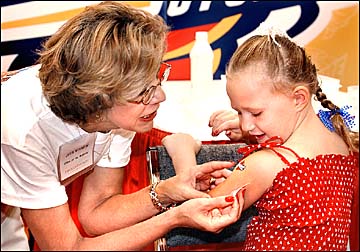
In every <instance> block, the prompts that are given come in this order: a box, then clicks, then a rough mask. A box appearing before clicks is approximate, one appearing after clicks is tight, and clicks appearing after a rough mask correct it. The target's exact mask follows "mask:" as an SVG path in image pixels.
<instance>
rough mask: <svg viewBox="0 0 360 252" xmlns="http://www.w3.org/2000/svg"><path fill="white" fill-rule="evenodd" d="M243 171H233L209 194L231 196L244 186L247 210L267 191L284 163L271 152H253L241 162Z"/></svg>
mask: <svg viewBox="0 0 360 252" xmlns="http://www.w3.org/2000/svg"><path fill="white" fill-rule="evenodd" d="M241 163H242V164H243V165H244V166H245V168H244V169H243V170H239V169H234V171H233V172H232V174H231V175H230V177H228V178H227V179H226V180H225V181H224V182H222V183H221V184H219V185H218V186H217V187H215V188H214V189H213V190H211V191H210V192H209V194H210V195H211V196H220V195H228V194H231V192H232V191H234V190H237V189H238V188H240V187H242V186H245V187H246V192H245V205H244V208H245V209H246V208H248V207H249V206H251V205H252V204H253V203H255V202H256V201H257V200H258V199H259V198H260V197H261V196H262V195H263V194H264V193H265V192H266V190H267V189H269V188H270V187H271V185H272V183H273V180H274V179H275V177H276V175H277V173H278V172H279V171H281V170H282V169H283V168H284V163H282V162H281V160H280V159H279V157H277V156H276V154H275V153H273V152H272V151H271V150H261V151H258V152H255V153H253V154H251V155H249V156H248V157H246V158H245V159H243V160H242V161H241Z"/></svg>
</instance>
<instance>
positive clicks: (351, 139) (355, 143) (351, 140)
mask: <svg viewBox="0 0 360 252" xmlns="http://www.w3.org/2000/svg"><path fill="white" fill-rule="evenodd" d="M315 99H316V100H317V101H319V102H320V103H321V106H323V107H324V108H327V109H329V110H331V111H338V110H340V108H339V107H338V106H336V105H335V104H334V103H332V101H330V100H329V99H327V97H326V95H325V94H324V93H323V92H322V89H321V88H320V87H319V86H318V87H317V89H316V92H315ZM331 121H332V124H333V125H334V128H335V132H336V133H337V134H338V135H340V136H341V137H342V138H343V139H344V141H345V142H346V144H347V145H348V146H349V147H350V149H351V150H352V151H355V152H359V133H357V132H352V131H350V130H349V129H348V128H347V127H346V125H345V122H344V120H343V118H342V116H341V115H340V113H335V114H334V115H333V116H332V117H331Z"/></svg>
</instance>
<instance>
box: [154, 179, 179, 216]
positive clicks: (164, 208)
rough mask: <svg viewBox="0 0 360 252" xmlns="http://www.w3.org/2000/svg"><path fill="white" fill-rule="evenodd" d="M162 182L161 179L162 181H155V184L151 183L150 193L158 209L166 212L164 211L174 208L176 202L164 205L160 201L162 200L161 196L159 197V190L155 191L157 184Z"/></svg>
mask: <svg viewBox="0 0 360 252" xmlns="http://www.w3.org/2000/svg"><path fill="white" fill-rule="evenodd" d="M160 182H161V180H160V181H157V182H155V183H153V184H152V185H151V187H150V192H149V195H150V199H151V201H152V203H153V205H154V206H155V207H156V209H157V210H159V211H160V212H164V211H167V210H169V209H171V208H173V207H174V206H176V204H170V206H164V205H163V204H162V203H161V202H160V200H159V198H158V194H157V192H156V191H155V189H156V187H157V185H158V184H159V183H160Z"/></svg>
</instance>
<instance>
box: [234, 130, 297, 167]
mask: <svg viewBox="0 0 360 252" xmlns="http://www.w3.org/2000/svg"><path fill="white" fill-rule="evenodd" d="M283 143H284V140H283V139H282V138H281V137H279V136H274V137H271V138H269V139H268V140H266V141H265V142H264V143H259V144H251V145H247V146H245V147H240V148H239V149H238V152H239V153H240V154H242V155H243V157H242V158H241V159H243V158H245V157H247V156H248V155H250V154H251V153H252V152H254V151H257V150H260V149H263V148H267V149H270V150H272V151H273V152H275V154H276V155H278V156H279V157H280V159H281V160H282V161H283V162H284V163H285V164H287V165H290V162H289V161H288V160H287V159H286V158H285V157H284V156H283V155H282V154H281V153H279V152H278V151H276V150H275V149H274V148H276V147H278V148H282V149H286V150H288V151H290V152H291V153H293V154H294V155H295V156H296V158H297V159H299V158H300V157H299V155H298V154H297V153H296V152H295V151H293V150H292V149H290V148H288V147H285V146H283V145H282V144H283Z"/></svg>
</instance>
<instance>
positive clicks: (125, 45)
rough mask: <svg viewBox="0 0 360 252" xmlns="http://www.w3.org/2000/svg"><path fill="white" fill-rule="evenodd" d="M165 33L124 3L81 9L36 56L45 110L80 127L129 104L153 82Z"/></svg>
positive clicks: (156, 19) (157, 21)
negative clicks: (37, 57) (126, 103)
mask: <svg viewBox="0 0 360 252" xmlns="http://www.w3.org/2000/svg"><path fill="white" fill-rule="evenodd" d="M168 29H169V28H168V26H167V25H166V23H165V22H164V20H163V19H162V18H161V17H160V16H158V15H152V14H150V13H148V12H146V11H143V10H141V9H138V8H135V7H132V6H130V5H126V4H124V3H118V2H111V1H106V2H102V3H100V4H98V5H94V6H88V7H86V8H85V10H84V11H83V12H81V13H80V14H78V15H76V16H74V17H73V18H71V19H70V20H68V21H67V22H66V23H65V24H64V25H62V27H60V29H59V30H58V31H57V32H56V33H55V34H54V35H53V36H51V37H50V38H49V39H48V40H47V41H46V42H45V43H44V44H43V48H42V50H41V51H39V55H40V58H39V60H38V63H40V64H41V68H40V71H39V78H40V81H41V82H42V88H43V92H44V95H45V97H46V99H47V101H48V102H49V105H50V108H51V110H52V111H53V112H54V113H55V114H56V115H57V116H59V117H60V118H62V119H63V120H64V121H67V122H70V123H77V124H82V123H86V122H87V120H88V118H89V115H91V114H94V113H99V112H101V111H103V110H105V109H108V108H110V107H112V106H113V105H114V104H121V103H123V102H124V101H126V100H131V99H133V98H135V97H136V96H137V95H138V94H139V93H140V92H141V91H142V90H143V89H144V87H145V86H147V85H149V84H150V83H151V82H152V81H154V79H155V78H156V74H157V72H158V69H159V66H160V64H161V61H162V58H163V56H164V54H165V52H166V46H167V44H166V37H167V33H168Z"/></svg>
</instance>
